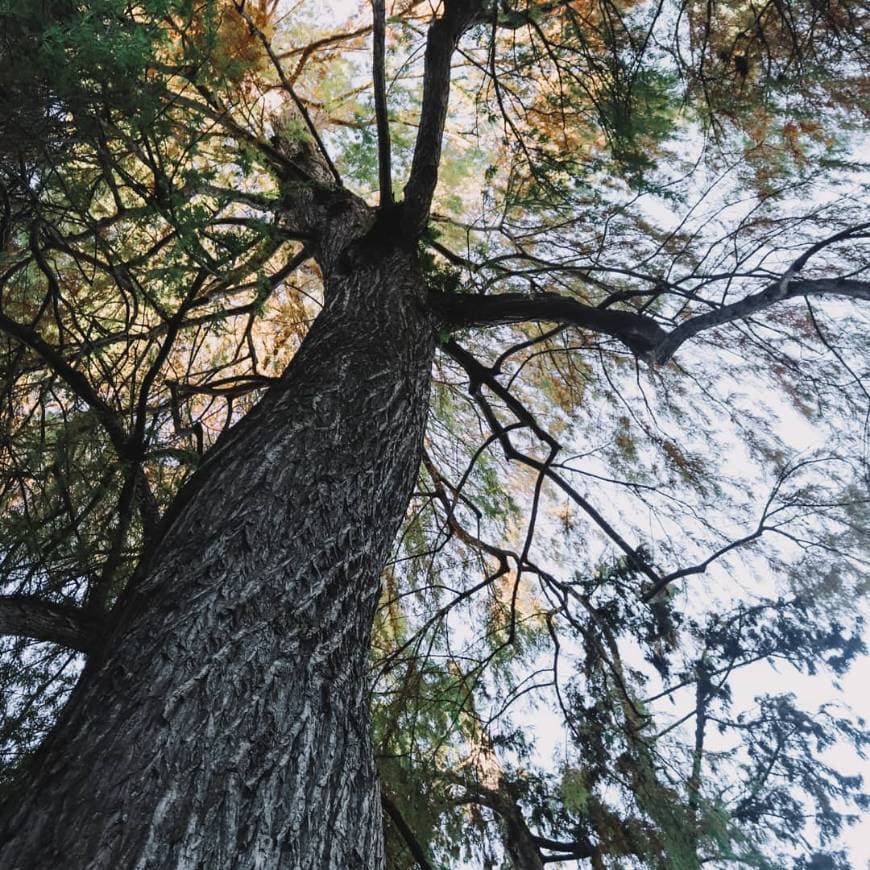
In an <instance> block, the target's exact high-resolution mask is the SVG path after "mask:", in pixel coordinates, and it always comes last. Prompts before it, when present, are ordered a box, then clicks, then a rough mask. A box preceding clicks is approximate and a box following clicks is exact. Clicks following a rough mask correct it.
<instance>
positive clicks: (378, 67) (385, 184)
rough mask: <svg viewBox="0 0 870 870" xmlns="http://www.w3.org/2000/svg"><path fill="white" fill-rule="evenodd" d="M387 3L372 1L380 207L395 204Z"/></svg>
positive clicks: (373, 76)
mask: <svg viewBox="0 0 870 870" xmlns="http://www.w3.org/2000/svg"><path fill="white" fill-rule="evenodd" d="M384 16H385V11H384V0H372V22H373V29H374V47H373V55H372V84H373V85H374V91H375V121H376V124H377V128H378V181H379V184H380V192H381V197H380V204H381V205H392V202H393V173H392V168H391V165H390V124H389V120H388V118H387V83H386V73H385V70H384V64H385V62H384V53H385V44H386V26H385V23H384Z"/></svg>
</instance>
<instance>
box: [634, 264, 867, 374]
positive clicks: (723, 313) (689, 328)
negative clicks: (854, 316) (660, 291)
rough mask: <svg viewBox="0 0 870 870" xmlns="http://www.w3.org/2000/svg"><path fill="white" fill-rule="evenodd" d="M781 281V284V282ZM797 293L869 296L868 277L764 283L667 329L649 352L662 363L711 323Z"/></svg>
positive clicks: (750, 312)
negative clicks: (861, 279) (664, 335)
mask: <svg viewBox="0 0 870 870" xmlns="http://www.w3.org/2000/svg"><path fill="white" fill-rule="evenodd" d="M784 284H785V286H783V285H784ZM799 296H805V297H806V296H846V297H849V298H852V299H868V300H870V281H857V280H854V279H850V278H817V279H814V280H807V281H791V282H784V281H775V282H774V283H772V284H768V286H767V287H765V288H764V290H762V291H761V292H760V293H754V294H752V295H751V296H747V297H746V298H745V299H741V300H740V301H739V302H733V303H731V304H730V305H723V306H722V307H721V308H717V309H716V310H715V311H710V312H708V313H707V314H700V315H698V316H697V317H692V318H691V319H690V320H687V321H686V322H685V323H682V324H680V326H678V327H677V328H676V329H674V330H673V331H671V332H670V333H669V334H668V335H667V336H666V337H665V338H664V339H663V340H662V341H661V342H660V343H659V345H658V347H656V348H655V349H654V351H653V353H652V354H651V357H652V360H653V362H656V363H658V364H659V365H662V364H663V363H666V362H667V361H668V360H669V359H670V358H671V357H672V356H673V355H674V353H675V352H676V350H677V348H679V347H680V345H682V344H683V343H684V342H686V341H688V340H689V339H690V338H692V337H694V336H695V335H697V334H698V333H699V332H703V331H704V330H705V329H711V328H712V327H714V326H721V325H722V324H723V323H733V322H734V321H735V320H744V319H745V318H747V317H751V316H752V315H753V314H755V313H756V312H758V311H763V310H764V309H765V308H769V307H770V306H771V305H774V304H776V303H777V302H782V301H784V300H786V299H796V298H797V297H799Z"/></svg>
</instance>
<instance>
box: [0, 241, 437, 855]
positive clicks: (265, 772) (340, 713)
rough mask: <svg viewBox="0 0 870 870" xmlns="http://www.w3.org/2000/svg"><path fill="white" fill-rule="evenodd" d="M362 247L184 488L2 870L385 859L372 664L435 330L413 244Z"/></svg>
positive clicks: (5, 827) (4, 833)
mask: <svg viewBox="0 0 870 870" xmlns="http://www.w3.org/2000/svg"><path fill="white" fill-rule="evenodd" d="M369 254H370V255H369V256H368V257H367V256H366V251H365V248H364V246H363V245H362V244H359V245H357V248H356V255H355V257H354V263H353V264H352V267H351V266H349V265H348V263H347V262H346V263H345V268H346V269H347V268H352V271H351V272H349V273H345V274H342V273H341V270H340V269H336V270H334V272H333V274H332V275H331V276H330V277H329V278H328V280H327V304H326V306H325V307H324V309H323V311H322V313H321V314H320V315H319V317H318V318H317V320H316V321H315V323H314V324H313V326H312V328H311V331H310V333H309V335H308V336H307V337H306V339H305V341H304V343H303V345H302V347H301V349H300V350H299V352H298V353H297V355H296V357H295V358H294V359H293V361H292V363H291V365H290V366H289V368H288V369H287V371H286V373H285V375H284V376H283V378H282V379H281V381H280V382H279V383H278V384H277V385H275V386H274V387H273V388H272V389H271V390H270V391H269V392H268V394H267V395H266V396H265V397H264V398H263V400H262V401H261V402H260V403H259V404H258V405H257V407H256V408H255V409H254V410H253V411H252V412H251V413H250V414H249V415H248V416H247V417H246V418H245V419H244V420H243V421H241V422H240V423H239V424H238V425H237V426H236V427H235V428H234V429H233V430H231V431H230V433H228V435H227V436H226V438H225V439H223V440H222V441H221V442H219V443H218V445H217V446H216V448H215V450H214V451H213V452H212V453H211V454H210V455H209V457H208V459H207V461H206V463H205V465H204V467H203V468H202V469H201V470H200V471H199V472H198V473H197V475H196V477H195V478H194V481H193V482H192V483H191V484H190V485H189V487H188V488H187V490H186V491H183V492H182V494H181V497H180V502H179V506H178V507H177V508H176V509H175V511H174V519H173V521H172V523H171V525H170V526H169V528H168V531H167V532H166V533H165V535H164V537H163V539H162V541H161V542H160V544H159V545H158V547H157V548H156V549H155V551H154V552H153V553H152V554H151V557H150V559H149V563H148V566H147V568H144V569H143V570H142V571H140V579H139V580H138V581H137V584H136V587H135V591H134V592H133V593H132V594H131V596H130V598H129V600H128V601H127V603H126V605H125V607H124V610H123V614H122V617H121V618H120V620H119V624H118V626H117V628H116V629H115V630H114V632H113V634H112V636H111V637H110V638H108V640H107V643H106V645H105V648H104V649H103V651H102V652H101V653H99V654H97V655H95V656H94V657H92V660H91V661H90V662H89V664H88V667H87V669H86V672H85V674H84V676H83V679H82V681H81V682H80V684H79V686H78V688H77V689H76V692H75V693H74V696H73V698H72V700H71V702H70V704H69V705H68V707H67V710H66V711H65V713H64V716H63V718H62V720H61V722H60V724H59V727H58V728H57V729H56V730H55V732H54V733H53V735H52V736H51V737H50V738H49V740H48V741H47V743H46V745H45V746H44V747H43V748H42V750H41V751H40V752H39V753H38V755H37V757H36V759H35V762H34V769H33V770H32V771H31V775H30V777H29V780H28V782H27V788H26V790H25V793H24V794H23V796H19V797H18V798H16V799H15V802H14V803H13V802H11V801H10V802H9V803H8V804H7V806H6V808H5V812H4V814H3V821H2V823H0V843H2V845H0V866H2V867H3V868H6V870H31V868H32V870H36V868H39V870H51V868H63V870H79V868H106V870H127V868H180V867H185V868H207V870H221V868H227V870H230V868H232V870H244V868H282V870H284V868H305V870H321V868H336V870H337V868H341V870H346V868H354V867H359V868H363V867H364V868H378V867H381V866H382V865H383V845H382V830H381V812H380V797H379V788H378V783H377V775H376V770H375V765H374V760H373V756H372V750H371V746H370V739H369V724H368V710H367V691H366V690H367V686H366V670H367V668H366V664H367V654H368V650H369V635H370V630H371V621H372V615H373V610H374V607H375V604H376V598H377V592H378V585H379V576H380V572H381V569H382V567H383V564H384V561H385V560H386V558H387V555H388V553H389V549H390V546H391V543H392V541H393V538H394V536H395V533H396V531H397V528H398V525H399V522H400V520H401V517H402V515H403V513H404V511H405V509H406V507H407V503H408V500H409V497H410V493H411V489H412V486H413V482H414V479H415V475H416V471H417V466H418V461H419V454H420V446H421V440H422V435H423V428H424V423H425V416H426V409H427V402H428V392H429V372H430V367H431V358H432V353H433V347H434V339H433V330H432V327H431V324H430V323H429V319H428V316H427V314H426V312H425V309H424V306H423V304H422V295H421V294H422V286H421V282H420V281H419V275H418V272H417V270H416V266H415V262H414V258H413V255H412V254H411V253H409V252H405V251H395V250H394V251H389V250H382V249H381V250H378V249H377V248H375V249H373V250H372V251H370V252H369Z"/></svg>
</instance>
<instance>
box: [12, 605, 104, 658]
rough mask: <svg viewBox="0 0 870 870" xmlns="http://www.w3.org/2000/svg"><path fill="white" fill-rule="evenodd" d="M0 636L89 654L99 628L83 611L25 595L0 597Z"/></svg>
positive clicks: (96, 638) (98, 636)
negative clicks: (38, 641) (23, 639)
mask: <svg viewBox="0 0 870 870" xmlns="http://www.w3.org/2000/svg"><path fill="white" fill-rule="evenodd" d="M0 635H3V636H9V635H16V636H18V637H32V638H33V639H34V640H47V641H50V642H51V643H56V644H59V645H60V646H65V647H68V648H69V649H74V650H78V651H79V652H84V653H87V652H91V651H92V650H93V649H94V648H95V647H96V645H97V642H98V641H99V638H100V635H101V631H100V624H99V623H98V622H97V621H96V620H95V619H93V618H91V617H89V616H88V615H87V614H86V613H84V611H82V610H80V609H78V608H76V607H69V606H66V605H63V604H54V603H52V602H50V601H43V600H42V599H40V598H36V597H34V596H29V595H4V596H0Z"/></svg>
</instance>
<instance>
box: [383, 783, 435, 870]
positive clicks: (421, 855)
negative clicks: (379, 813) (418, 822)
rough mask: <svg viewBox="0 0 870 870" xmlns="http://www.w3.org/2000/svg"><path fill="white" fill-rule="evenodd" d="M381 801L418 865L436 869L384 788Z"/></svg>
mask: <svg viewBox="0 0 870 870" xmlns="http://www.w3.org/2000/svg"><path fill="white" fill-rule="evenodd" d="M381 803H382V804H383V807H384V809H385V810H386V812H387V815H388V816H389V817H390V821H391V822H392V823H393V824H394V825H395V826H396V830H397V831H398V832H399V833H400V834H401V835H402V839H403V840H404V841H405V845H406V846H407V847H408V851H409V852H410V853H411V854H412V855H413V856H414V860H415V861H416V862H417V866H419V867H422V868H423V870H434V868H433V866H432V864H431V863H429V859H428V858H427V857H426V853H425V852H424V851H423V847H422V846H421V845H420V841H419V840H418V839H417V837H416V836H415V835H414V832H413V831H412V830H411V828H410V827H409V825H408V823H407V822H406V821H405V819H404V817H403V816H402V814H401V813H400V812H399V808H398V807H397V806H396V805H395V803H394V802H393V801H392V800H391V799H390V798H389V797H387V795H386V794H385V792H384V790H383V789H381Z"/></svg>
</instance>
